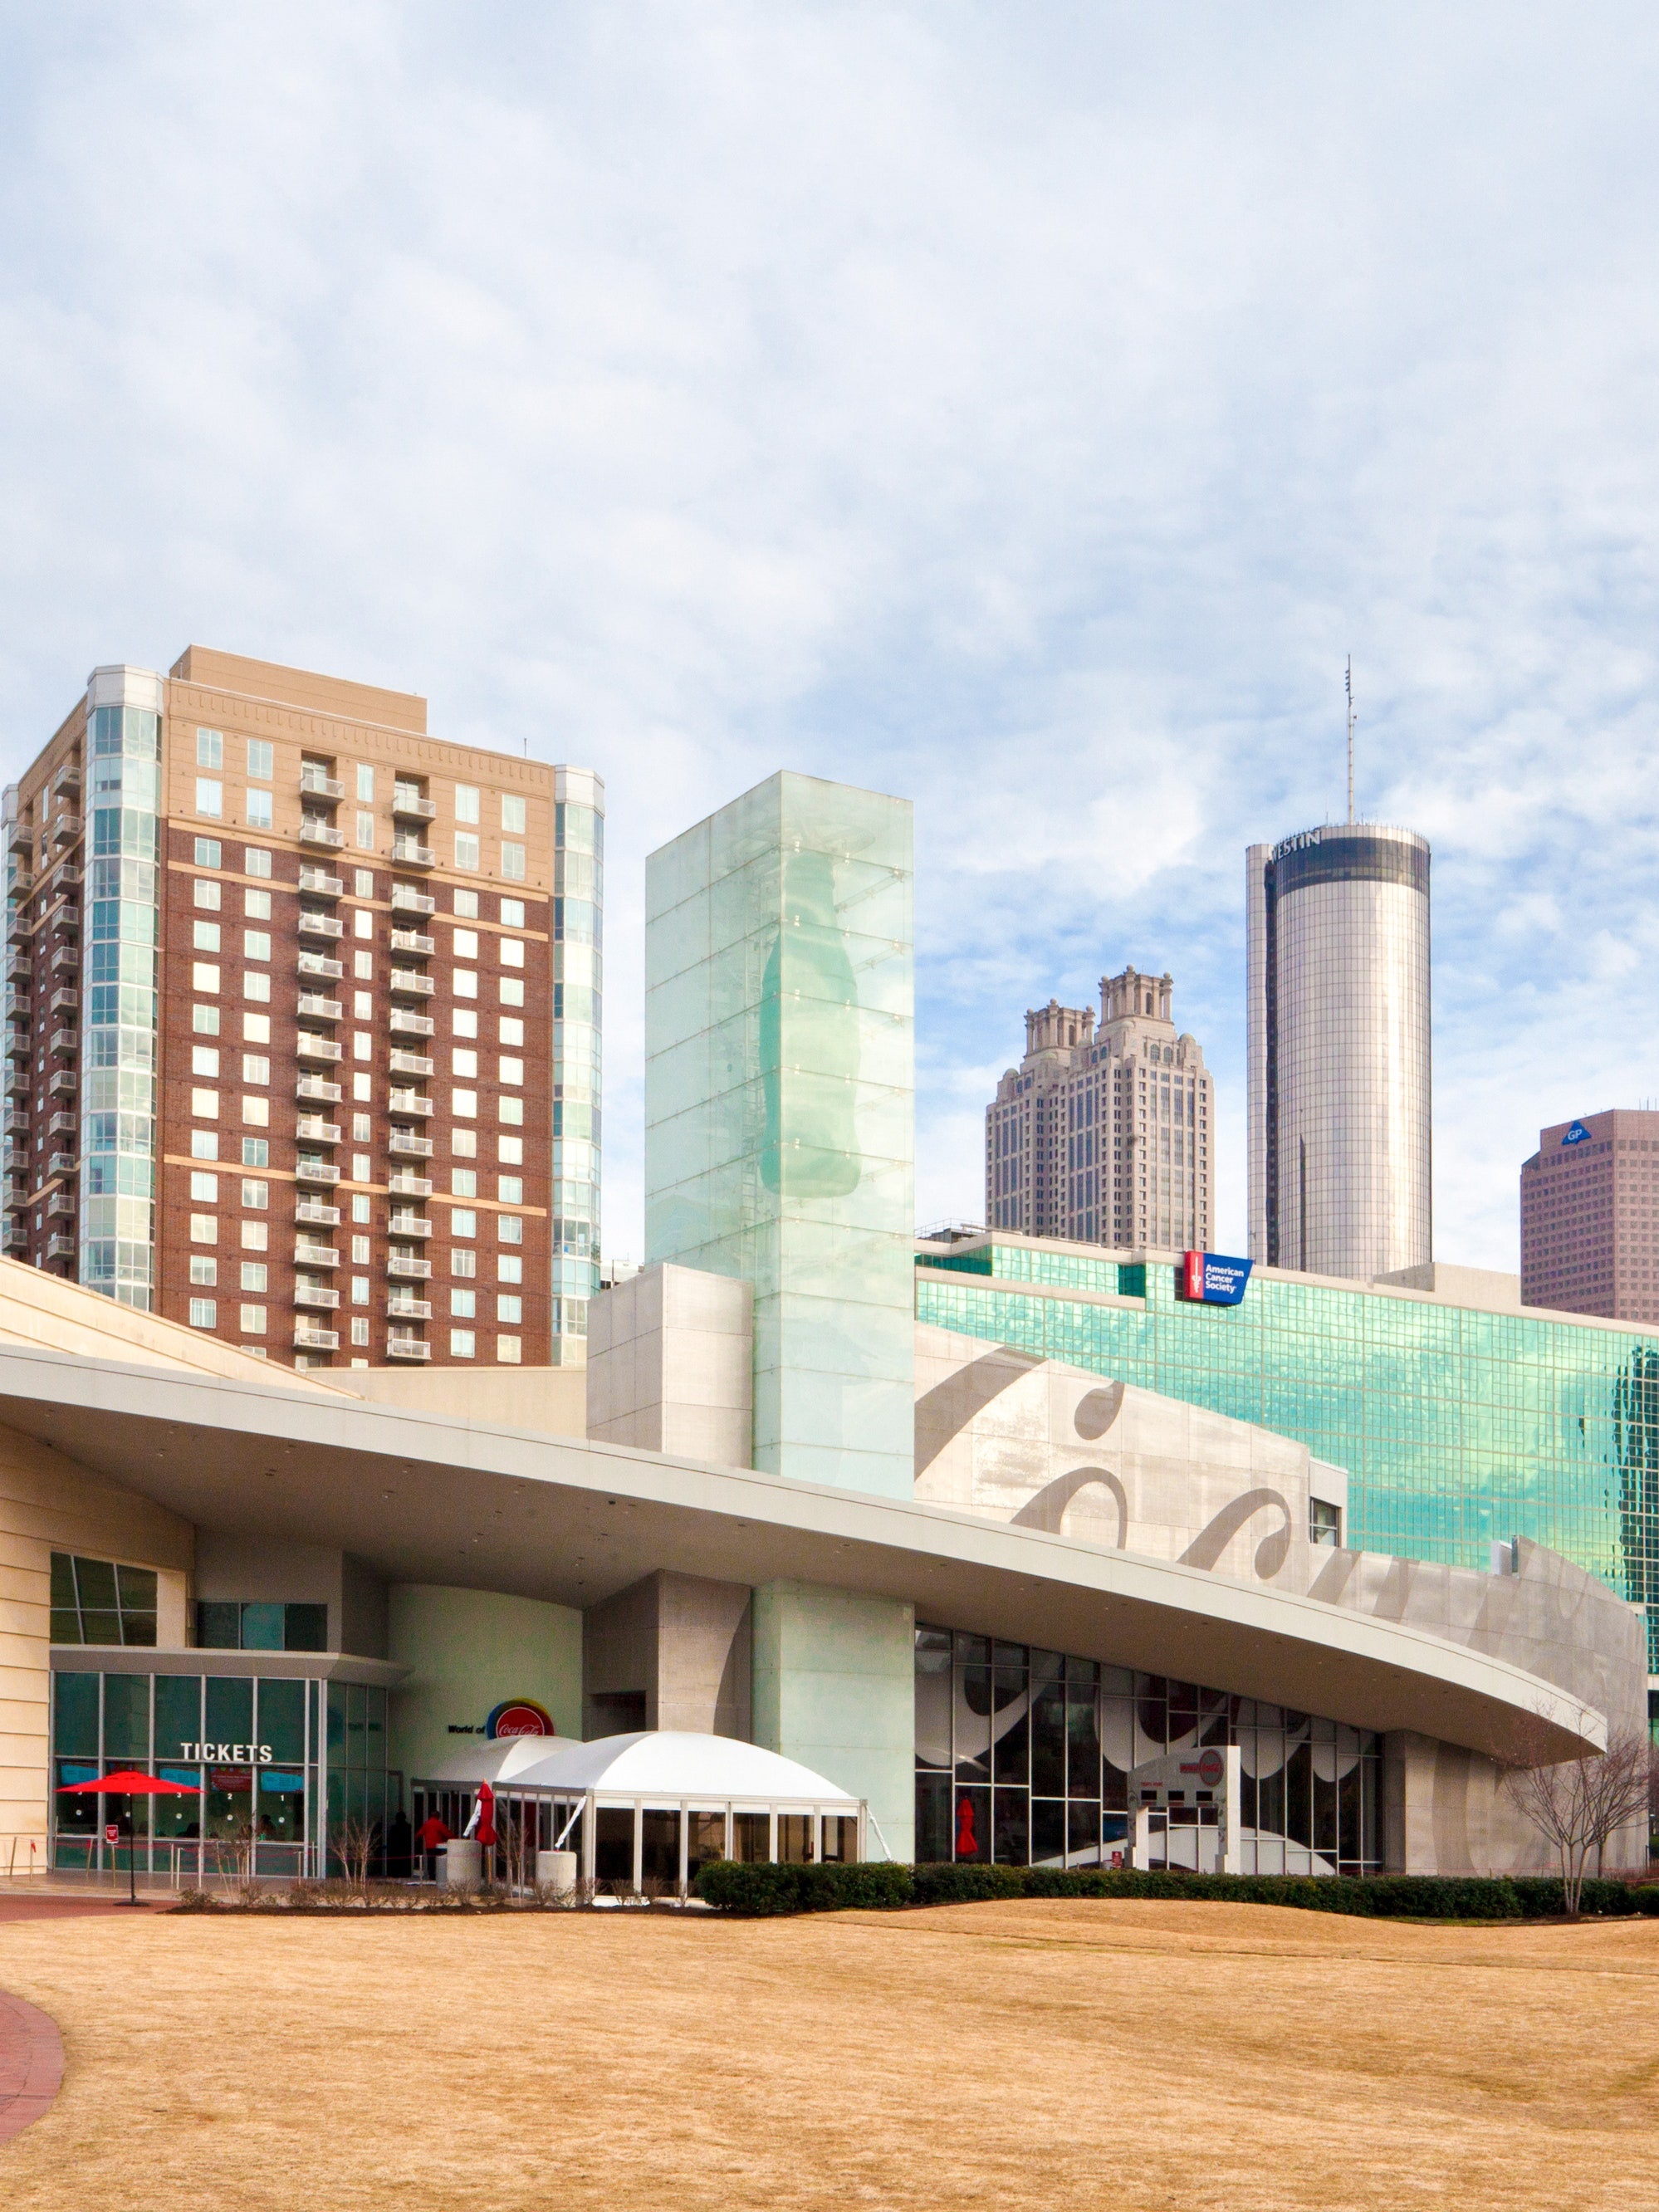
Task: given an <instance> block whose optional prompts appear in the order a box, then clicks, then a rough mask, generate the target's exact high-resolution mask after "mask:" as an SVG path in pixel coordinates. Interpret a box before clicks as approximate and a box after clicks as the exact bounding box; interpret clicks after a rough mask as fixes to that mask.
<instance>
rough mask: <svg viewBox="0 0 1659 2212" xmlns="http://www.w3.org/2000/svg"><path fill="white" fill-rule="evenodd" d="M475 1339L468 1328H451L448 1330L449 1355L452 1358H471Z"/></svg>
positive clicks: (473, 1353) (474, 1347) (474, 1348)
mask: <svg viewBox="0 0 1659 2212" xmlns="http://www.w3.org/2000/svg"><path fill="white" fill-rule="evenodd" d="M476 1344H477V1340H476V1339H475V1337H474V1336H473V1334H472V1331H471V1329H470V1328H452V1329H451V1330H450V1332H449V1356H450V1358H452V1359H471V1358H473V1357H474V1356H475V1350H476Z"/></svg>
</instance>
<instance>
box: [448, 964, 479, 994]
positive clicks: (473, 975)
mask: <svg viewBox="0 0 1659 2212" xmlns="http://www.w3.org/2000/svg"><path fill="white" fill-rule="evenodd" d="M453 984H454V989H455V996H456V997H457V998H458V999H476V998H477V995H478V971H477V969H476V968H458V969H456V970H455V972H454V975H453Z"/></svg>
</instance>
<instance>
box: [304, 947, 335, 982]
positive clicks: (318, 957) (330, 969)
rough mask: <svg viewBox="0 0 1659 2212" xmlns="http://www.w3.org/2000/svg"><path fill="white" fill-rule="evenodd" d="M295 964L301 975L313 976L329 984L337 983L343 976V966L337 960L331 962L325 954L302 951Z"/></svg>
mask: <svg viewBox="0 0 1659 2212" xmlns="http://www.w3.org/2000/svg"><path fill="white" fill-rule="evenodd" d="M295 964H296V965H297V967H298V969H299V971H300V973H301V975H314V976H317V977H318V978H319V979H325V980H326V981H329V982H331V983H337V982H338V981H339V980H340V978H341V976H342V975H344V974H345V969H344V967H343V964H342V963H340V962H339V961H337V960H331V959H330V958H329V957H328V955H327V953H326V952H304V951H302V952H301V955H300V957H299V960H298V962H297V963H295Z"/></svg>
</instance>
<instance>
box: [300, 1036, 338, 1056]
mask: <svg viewBox="0 0 1659 2212" xmlns="http://www.w3.org/2000/svg"><path fill="white" fill-rule="evenodd" d="M294 1049H295V1052H296V1053H297V1054H299V1056H300V1058H301V1060H338V1059H339V1057H340V1048H339V1046H338V1045H337V1044H336V1043H335V1042H334V1040H333V1038H332V1037H325V1036H316V1035H315V1034H314V1032H313V1031H312V1030H301V1031H300V1034H299V1036H297V1037H296V1038H295V1041H294Z"/></svg>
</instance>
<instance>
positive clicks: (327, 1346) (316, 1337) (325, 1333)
mask: <svg viewBox="0 0 1659 2212" xmlns="http://www.w3.org/2000/svg"><path fill="white" fill-rule="evenodd" d="M294 1348H295V1351H296V1352H337V1351H338V1350H339V1348H340V1333H339V1331H338V1330H337V1329H333V1328H318V1326H317V1324H316V1322H310V1321H298V1322H295V1324H294Z"/></svg>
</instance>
